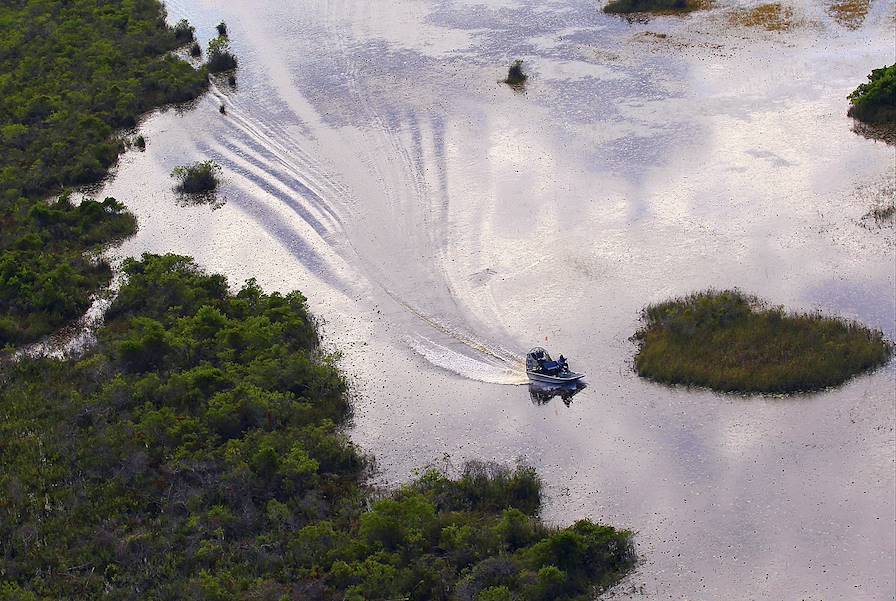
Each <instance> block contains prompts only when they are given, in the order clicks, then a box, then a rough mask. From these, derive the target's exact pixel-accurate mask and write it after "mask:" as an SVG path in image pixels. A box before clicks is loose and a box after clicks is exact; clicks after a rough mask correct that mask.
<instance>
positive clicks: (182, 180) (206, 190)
mask: <svg viewBox="0 0 896 601" xmlns="http://www.w3.org/2000/svg"><path fill="white" fill-rule="evenodd" d="M220 173H221V166H220V165H218V164H217V163H216V162H214V161H200V162H198V163H194V164H192V165H180V166H179V167H175V168H174V170H173V171H171V177H173V178H175V179H176V180H178V183H177V186H175V190H177V191H178V192H182V193H185V194H210V193H212V192H214V191H215V190H217V188H218V184H219V183H220V181H221V180H220V177H219V174H220Z"/></svg>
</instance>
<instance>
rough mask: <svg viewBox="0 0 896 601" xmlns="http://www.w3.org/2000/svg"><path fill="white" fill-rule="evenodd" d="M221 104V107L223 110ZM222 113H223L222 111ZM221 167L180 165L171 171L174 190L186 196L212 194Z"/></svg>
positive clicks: (210, 162) (196, 164) (203, 163)
mask: <svg viewBox="0 0 896 601" xmlns="http://www.w3.org/2000/svg"><path fill="white" fill-rule="evenodd" d="M223 106H224V105H223V104H222V105H221V107H222V108H223ZM222 112H223V111H222ZM220 173H221V166H220V165H218V164H217V163H216V162H214V161H199V162H198V163H193V164H192V165H180V166H178V167H175V168H174V169H173V170H172V171H171V177H173V178H174V179H176V180H177V186H175V188H176V189H177V191H178V192H183V193H186V194H205V193H209V192H214V191H215V190H216V189H217V188H218V184H219V183H220V178H219V174H220Z"/></svg>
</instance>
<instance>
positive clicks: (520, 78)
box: [504, 59, 529, 86]
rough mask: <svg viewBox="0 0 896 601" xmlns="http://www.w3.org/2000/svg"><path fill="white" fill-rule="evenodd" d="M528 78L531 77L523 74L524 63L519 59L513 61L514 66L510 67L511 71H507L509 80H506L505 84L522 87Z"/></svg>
mask: <svg viewBox="0 0 896 601" xmlns="http://www.w3.org/2000/svg"><path fill="white" fill-rule="evenodd" d="M528 78H529V77H528V76H527V75H526V74H525V73H523V61H522V60H521V59H517V60H515V61H513V64H511V65H510V69H508V70H507V79H505V80H504V83H506V84H509V85H512V86H520V85H523V84H524V83H525V82H526V80H527V79H528Z"/></svg>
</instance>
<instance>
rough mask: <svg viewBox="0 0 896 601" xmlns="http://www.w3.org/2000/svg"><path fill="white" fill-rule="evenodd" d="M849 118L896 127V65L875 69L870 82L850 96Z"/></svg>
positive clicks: (862, 85)
mask: <svg viewBox="0 0 896 601" xmlns="http://www.w3.org/2000/svg"><path fill="white" fill-rule="evenodd" d="M849 101H850V107H849V116H850V117H854V118H856V119H858V120H859V121H864V122H866V123H873V124H889V125H896V64H894V65H890V66H889V67H881V68H880V69H874V70H873V71H871V74H870V75H869V76H868V82H867V83H863V84H861V85H859V87H857V88H856V89H855V90H854V91H853V92H852V94H850V95H849Z"/></svg>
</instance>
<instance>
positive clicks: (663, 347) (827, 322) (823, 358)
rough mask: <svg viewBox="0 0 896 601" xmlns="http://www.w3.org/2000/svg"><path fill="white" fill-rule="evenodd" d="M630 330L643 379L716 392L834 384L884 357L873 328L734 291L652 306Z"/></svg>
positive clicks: (886, 346)
mask: <svg viewBox="0 0 896 601" xmlns="http://www.w3.org/2000/svg"><path fill="white" fill-rule="evenodd" d="M644 320H645V325H644V327H643V329H641V330H640V331H639V332H637V333H636V334H635V339H636V340H637V341H638V342H639V345H640V348H639V350H638V353H637V354H636V355H635V368H636V369H637V371H638V373H639V374H640V375H642V376H644V377H646V378H649V379H652V380H656V381H659V382H666V383H670V384H692V385H698V386H708V387H710V388H714V389H716V390H722V391H740V392H765V393H775V392H795V391H806V390H817V389H820V388H825V387H828V386H834V385H837V384H841V383H842V382H844V381H846V380H847V379H849V378H850V377H852V376H854V375H856V374H858V373H860V372H863V371H866V370H869V369H873V368H875V367H878V366H880V365H883V364H884V363H886V362H887V361H888V360H889V358H890V355H891V354H892V350H893V349H892V346H891V344H890V343H888V342H887V341H886V340H885V339H884V338H883V335H882V334H881V333H880V332H879V331H874V330H870V329H868V328H866V327H864V326H862V325H860V324H857V323H854V322H849V321H844V320H840V319H834V318H831V317H823V316H821V315H815V314H787V313H785V312H784V311H783V310H782V309H780V308H769V307H765V306H764V305H763V304H762V303H761V302H760V301H758V300H757V299H756V298H753V297H750V296H747V295H744V294H742V293H741V292H738V291H736V290H735V291H731V290H728V291H723V292H717V291H712V290H710V291H706V292H699V293H696V294H693V295H691V296H688V297H684V298H678V299H674V300H671V301H668V302H664V303H660V304H658V305H653V306H650V307H648V308H647V309H645V311H644Z"/></svg>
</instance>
